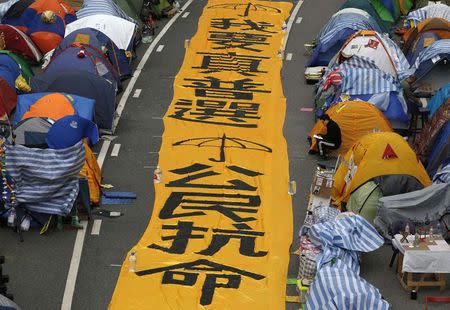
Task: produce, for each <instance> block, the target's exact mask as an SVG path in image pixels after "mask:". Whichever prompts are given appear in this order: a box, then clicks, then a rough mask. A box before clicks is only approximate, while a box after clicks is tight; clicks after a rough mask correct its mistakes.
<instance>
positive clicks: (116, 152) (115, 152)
mask: <svg viewBox="0 0 450 310" xmlns="http://www.w3.org/2000/svg"><path fill="white" fill-rule="evenodd" d="M119 151H120V143H116V144H114V146H113V149H112V151H111V156H112V157H117V156H119Z"/></svg>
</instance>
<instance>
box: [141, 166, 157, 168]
mask: <svg viewBox="0 0 450 310" xmlns="http://www.w3.org/2000/svg"><path fill="white" fill-rule="evenodd" d="M153 168H156V166H144V169H153Z"/></svg>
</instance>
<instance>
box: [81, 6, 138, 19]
mask: <svg viewBox="0 0 450 310" xmlns="http://www.w3.org/2000/svg"><path fill="white" fill-rule="evenodd" d="M98 14H102V15H111V16H116V17H120V18H123V19H126V20H128V21H130V22H132V23H135V24H137V21H135V20H134V19H133V18H131V17H130V16H128V15H127V14H126V13H125V12H124V11H123V10H122V9H121V8H120V6H118V5H117V4H116V3H114V1H112V0H84V3H83V6H82V7H81V9H80V10H79V11H78V12H77V18H78V19H80V18H83V17H87V16H92V15H98Z"/></svg>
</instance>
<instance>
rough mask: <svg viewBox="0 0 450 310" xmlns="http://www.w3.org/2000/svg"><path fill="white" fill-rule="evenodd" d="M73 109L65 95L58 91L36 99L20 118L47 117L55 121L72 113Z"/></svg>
mask: <svg viewBox="0 0 450 310" xmlns="http://www.w3.org/2000/svg"><path fill="white" fill-rule="evenodd" d="M74 114H75V109H74V108H73V106H72V104H71V103H70V101H69V99H67V97H66V96H64V95H63V94H60V93H53V94H49V95H46V96H44V97H42V98H40V99H39V100H37V101H36V102H35V103H34V104H33V105H32V106H30V109H29V110H28V111H27V112H25V114H24V115H23V116H22V118H21V120H24V119H27V118H30V117H48V118H51V119H53V120H55V121H57V120H59V119H60V118H62V117H64V116H66V115H74Z"/></svg>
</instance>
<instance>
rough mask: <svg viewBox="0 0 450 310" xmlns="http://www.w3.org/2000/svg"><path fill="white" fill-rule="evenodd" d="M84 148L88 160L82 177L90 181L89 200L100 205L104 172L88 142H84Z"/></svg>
mask: <svg viewBox="0 0 450 310" xmlns="http://www.w3.org/2000/svg"><path fill="white" fill-rule="evenodd" d="M84 147H85V150H86V156H85V157H86V159H85V161H84V166H83V169H81V171H80V176H82V177H85V178H86V179H87V180H88V184H89V198H90V201H91V204H94V205H98V204H99V203H100V196H101V187H100V186H101V181H102V172H101V170H100V166H99V165H98V163H97V159H96V158H95V156H94V154H93V153H92V151H91V149H90V148H89V146H88V145H87V143H86V141H85V142H84Z"/></svg>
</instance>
